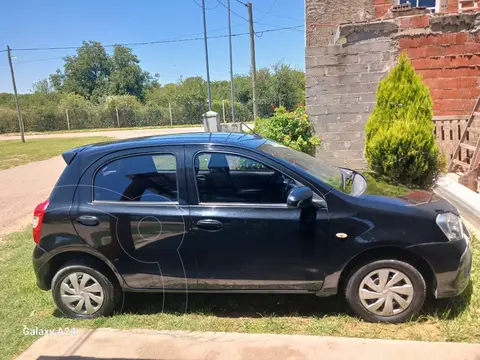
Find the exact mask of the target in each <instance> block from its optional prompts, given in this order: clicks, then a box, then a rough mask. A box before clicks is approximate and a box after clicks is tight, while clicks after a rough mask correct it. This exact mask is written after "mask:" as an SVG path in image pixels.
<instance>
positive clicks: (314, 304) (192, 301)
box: [54, 282, 473, 321]
mask: <svg viewBox="0 0 480 360" xmlns="http://www.w3.org/2000/svg"><path fill="white" fill-rule="evenodd" d="M472 294H473V285H472V282H470V283H469V284H468V286H467V288H466V289H465V291H464V292H463V293H462V294H461V295H460V296H457V297H454V298H448V299H435V298H433V296H429V297H428V298H427V300H426V301H425V304H424V306H423V309H422V311H421V312H420V321H421V320H422V319H427V317H429V316H433V317H437V318H439V319H453V318H455V317H457V316H458V315H459V314H461V313H462V312H463V311H464V310H465V309H467V308H468V306H469V304H470V300H471V297H472ZM119 312H120V313H129V314H136V315H151V314H157V313H162V312H163V313H167V314H174V315H180V314H203V315H213V316H218V317H228V318H239V317H248V318H261V317H269V316H275V317H279V316H280V317H284V316H292V317H293V316H296V317H312V316H315V317H319V318H321V317H324V316H332V315H347V314H348V315H350V316H355V315H354V314H353V313H352V312H351V311H350V310H349V309H348V306H347V303H346V301H345V299H344V297H343V296H340V295H336V296H332V297H326V298H321V297H317V296H315V295H303V294H292V295H285V294H233V293H230V294H228V293H220V294H219V293H211V294H201V293H188V295H187V294H177V293H165V294H164V293H161V292H159V293H125V296H124V301H123V306H121V309H120V311H119ZM54 316H56V317H64V315H62V314H61V313H60V312H59V311H58V310H55V311H54Z"/></svg>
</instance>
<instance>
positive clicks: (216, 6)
mask: <svg viewBox="0 0 480 360" xmlns="http://www.w3.org/2000/svg"><path fill="white" fill-rule="evenodd" d="M192 1H193V2H194V3H195V4H196V5H197V6H198V7H200V8H201V7H202V5H200V4H199V3H197V2H196V1H195V0H192ZM218 5H220V4H217V5H215V6H214V7H213V8H210V9H209V8H205V10H209V11H210V10H215V9H216V8H218Z"/></svg>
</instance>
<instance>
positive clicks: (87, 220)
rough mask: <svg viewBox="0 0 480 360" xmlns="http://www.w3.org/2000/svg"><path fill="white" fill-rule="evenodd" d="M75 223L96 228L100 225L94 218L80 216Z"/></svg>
mask: <svg viewBox="0 0 480 360" xmlns="http://www.w3.org/2000/svg"><path fill="white" fill-rule="evenodd" d="M77 222H78V223H79V224H82V225H85V226H97V225H98V224H100V220H98V219H97V218H96V217H95V216H90V215H82V216H80V217H78V218H77Z"/></svg>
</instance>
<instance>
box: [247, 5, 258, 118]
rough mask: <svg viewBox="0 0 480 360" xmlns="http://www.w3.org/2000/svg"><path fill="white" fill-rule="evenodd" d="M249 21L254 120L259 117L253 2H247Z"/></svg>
mask: <svg viewBox="0 0 480 360" xmlns="http://www.w3.org/2000/svg"><path fill="white" fill-rule="evenodd" d="M247 7H248V21H249V23H250V56H251V62H252V65H251V66H252V100H253V120H254V121H255V120H256V119H257V89H256V82H257V65H256V63H255V31H254V30H253V11H252V3H251V2H249V3H247Z"/></svg>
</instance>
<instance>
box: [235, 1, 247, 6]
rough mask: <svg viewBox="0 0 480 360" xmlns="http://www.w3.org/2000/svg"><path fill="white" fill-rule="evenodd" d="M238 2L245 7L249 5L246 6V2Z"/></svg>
mask: <svg viewBox="0 0 480 360" xmlns="http://www.w3.org/2000/svg"><path fill="white" fill-rule="evenodd" d="M237 2H238V3H240V4H242V5H243V6H247V4H246V3H244V2H241V1H240V0H237Z"/></svg>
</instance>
